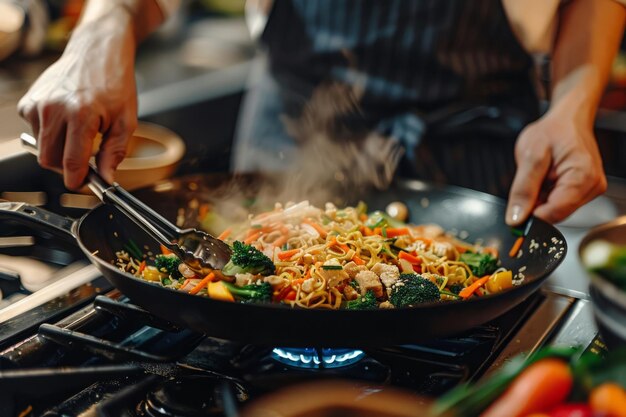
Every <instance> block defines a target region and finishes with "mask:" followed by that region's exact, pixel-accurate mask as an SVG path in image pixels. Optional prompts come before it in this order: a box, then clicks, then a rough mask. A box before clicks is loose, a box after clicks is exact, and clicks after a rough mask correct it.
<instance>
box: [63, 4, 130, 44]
mask: <svg viewBox="0 0 626 417" xmlns="http://www.w3.org/2000/svg"><path fill="white" fill-rule="evenodd" d="M129 38H130V39H131V40H132V42H131V43H132V45H128V44H127V45H125V47H128V46H132V47H133V49H135V48H136V46H137V41H136V39H137V37H136V30H135V22H134V19H133V14H132V12H131V11H130V10H129V9H128V8H126V7H125V6H123V5H119V4H116V5H112V6H111V8H110V9H108V10H107V11H106V13H103V14H102V15H99V16H97V15H96V14H95V13H91V14H87V15H84V16H83V17H82V18H81V20H80V21H79V23H78V25H77V26H76V27H75V28H74V31H73V32H72V36H71V37H70V39H69V41H68V43H67V46H66V47H65V51H64V54H72V53H73V52H79V53H83V52H86V51H85V48H89V47H90V46H91V45H93V44H101V43H102V42H103V41H106V42H113V44H114V43H115V42H119V40H120V39H123V40H125V41H126V42H127V40H128V39H129ZM113 44H112V45H111V46H113Z"/></svg>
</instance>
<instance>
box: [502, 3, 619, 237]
mask: <svg viewBox="0 0 626 417" xmlns="http://www.w3.org/2000/svg"><path fill="white" fill-rule="evenodd" d="M559 10H560V22H559V32H558V34H557V37H556V41H555V46H554V51H553V56H552V79H551V81H552V86H553V87H552V94H551V97H550V109H549V110H548V112H547V113H546V114H545V115H544V116H543V117H542V118H541V119H539V120H538V121H537V122H535V123H533V124H531V125H529V126H528V127H527V128H526V129H524V131H523V132H522V133H521V135H520V136H519V138H518V139H517V143H516V145H515V159H516V162H517V172H516V174H515V179H514V180H513V186H512V188H511V192H510V195H509V203H508V207H507V213H506V221H507V223H508V224H510V225H515V226H516V225H519V224H520V223H522V222H524V221H525V220H526V218H527V217H528V216H529V215H530V214H531V213H534V214H535V215H536V216H537V217H540V218H543V219H545V220H547V221H549V222H558V221H560V220H563V219H565V218H566V217H567V216H569V215H570V214H572V213H573V212H574V211H575V210H576V209H577V208H578V207H580V206H582V205H583V204H585V203H587V202H589V201H591V200H592V199H593V198H595V197H596V196H598V195H600V194H602V193H603V192H604V191H605V190H606V186H607V184H606V178H605V176H604V170H603V168H602V160H601V159H600V153H599V152H598V147H597V145H596V141H595V138H594V135H593V124H594V119H595V114H596V109H597V107H598V103H599V102H600V97H601V95H602V92H603V91H604V87H605V85H606V82H607V78H608V74H609V71H610V69H611V63H612V62H613V58H614V57H615V54H616V51H617V48H618V46H619V43H620V40H621V38H622V35H623V32H624V22H625V20H626V9H625V8H624V6H622V5H621V4H620V3H618V2H616V1H613V0H593V1H588V0H571V1H568V2H565V3H563V5H562V6H560V9H559Z"/></svg>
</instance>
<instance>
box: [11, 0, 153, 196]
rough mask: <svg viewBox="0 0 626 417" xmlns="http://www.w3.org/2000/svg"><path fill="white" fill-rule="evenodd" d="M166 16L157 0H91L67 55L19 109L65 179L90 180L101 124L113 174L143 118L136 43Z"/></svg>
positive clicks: (105, 162)
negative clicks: (139, 106) (139, 118)
mask: <svg viewBox="0 0 626 417" xmlns="http://www.w3.org/2000/svg"><path fill="white" fill-rule="evenodd" d="M162 19H163V16H162V14H161V12H160V10H159V9H158V6H157V5H156V3H155V2H154V0H107V1H106V2H101V1H89V2H88V4H87V8H86V9H85V11H84V13H83V16H82V18H81V22H80V23H79V25H78V26H77V28H76V29H75V30H74V33H73V34H72V37H71V39H70V41H69V42H68V45H67V47H66V48H65V51H64V52H63V55H62V56H61V58H59V60H58V61H57V62H55V63H54V64H53V65H51V66H50V67H49V68H48V69H47V70H46V71H45V72H44V73H43V74H42V75H41V76H40V77H39V79H38V80H37V81H36V82H35V83H34V84H33V85H32V87H31V88H30V90H29V91H28V93H26V95H25V96H24V97H23V98H22V99H21V100H20V102H19V104H18V112H19V113H20V115H21V116H22V117H23V118H24V119H25V120H26V121H27V122H29V123H30V125H31V127H32V130H33V134H34V135H35V136H36V137H37V140H38V146H39V163H40V164H41V165H42V166H43V167H46V168H56V169H63V177H64V181H65V186H66V187H68V188H70V189H77V188H79V187H80V186H81V185H82V184H83V182H84V181H85V177H86V175H87V168H88V162H89V158H90V157H91V154H92V149H93V140H94V138H95V137H96V135H97V134H98V133H99V132H100V133H101V134H102V144H101V145H100V148H99V150H98V153H97V155H96V163H97V165H98V168H99V171H100V174H101V175H102V176H103V177H104V178H105V179H106V180H108V181H113V172H114V171H115V168H116V167H117V166H118V164H119V163H120V162H121V161H122V159H124V156H125V153H126V146H127V143H128V139H129V138H130V136H131V134H132V133H133V131H134V130H135V128H136V126H137V91H136V85H135V74H134V64H135V51H136V45H137V42H138V41H139V40H140V39H142V38H143V37H144V36H146V35H147V34H148V33H149V32H150V31H151V30H153V29H154V28H156V27H157V26H158V24H159V23H160V22H161V21H162Z"/></svg>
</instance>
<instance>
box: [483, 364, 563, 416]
mask: <svg viewBox="0 0 626 417" xmlns="http://www.w3.org/2000/svg"><path fill="white" fill-rule="evenodd" d="M572 385H573V376H572V373H571V371H570V368H569V366H568V365H567V363H565V362H564V361H562V360H559V359H555V358H546V359H542V360H540V361H537V362H535V363H533V364H532V365H530V366H529V367H528V368H526V369H525V370H524V371H523V372H522V373H521V374H519V375H518V377H517V378H515V380H513V382H512V383H511V385H510V386H509V387H508V388H507V390H506V391H505V392H504V393H503V394H502V395H501V396H500V397H499V398H498V399H497V400H496V401H495V402H494V403H493V404H491V406H489V408H487V410H485V411H484V412H483V413H482V414H481V415H480V417H501V416H507V417H525V416H527V415H528V414H532V413H540V412H542V411H549V410H550V409H551V408H552V407H554V406H556V405H557V404H560V403H561V402H563V401H564V400H565V399H566V398H567V396H568V395H569V393H570V390H571V389H572Z"/></svg>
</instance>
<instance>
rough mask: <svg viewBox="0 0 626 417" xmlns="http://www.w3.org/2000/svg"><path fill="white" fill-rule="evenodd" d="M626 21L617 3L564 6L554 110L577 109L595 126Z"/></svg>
mask: <svg viewBox="0 0 626 417" xmlns="http://www.w3.org/2000/svg"><path fill="white" fill-rule="evenodd" d="M625 18H626V9H625V8H624V7H623V6H622V5H620V4H618V3H617V2H615V1H614V0H572V1H571V2H570V3H568V4H566V5H565V6H564V9H563V10H562V11H561V19H560V29H559V32H558V35H557V39H556V42H555V49H554V54H553V58H552V62H553V64H552V85H553V89H552V97H551V105H550V109H551V110H556V111H558V110H560V109H564V110H566V111H568V112H569V111H572V110H575V111H576V114H575V116H576V117H577V118H579V120H581V121H582V122H584V123H586V124H588V125H589V126H592V124H593V120H594V118H595V113H596V109H597V107H598V103H599V101H600V98H601V96H602V93H603V91H604V88H605V86H606V82H607V79H608V76H609V73H610V68H611V65H612V62H613V59H614V57H615V54H616V52H617V48H618V46H619V43H620V40H621V38H622V34H623V29H624V21H625Z"/></svg>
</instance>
